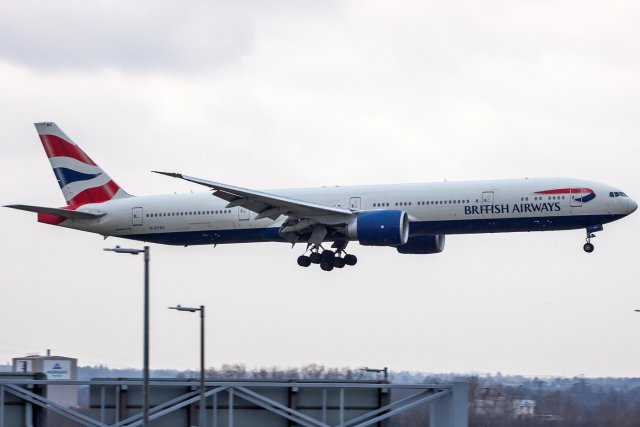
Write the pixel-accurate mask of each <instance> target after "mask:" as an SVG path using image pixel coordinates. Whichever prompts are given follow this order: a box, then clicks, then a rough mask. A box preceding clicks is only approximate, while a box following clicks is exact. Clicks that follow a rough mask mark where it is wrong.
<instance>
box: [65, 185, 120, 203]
mask: <svg viewBox="0 0 640 427" xmlns="http://www.w3.org/2000/svg"><path fill="white" fill-rule="evenodd" d="M119 189H120V187H118V184H116V183H115V182H113V181H109V182H107V183H106V184H105V185H101V186H100V187H94V188H88V189H86V190H84V191H82V192H80V193H78V194H77V195H76V197H74V198H73V199H71V200H68V201H67V204H68V205H69V206H79V205H86V204H87V203H101V202H106V201H107V200H111V199H113V196H114V195H115V194H116V193H117V192H118V190H119Z"/></svg>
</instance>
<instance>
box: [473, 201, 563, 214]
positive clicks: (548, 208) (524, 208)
mask: <svg viewBox="0 0 640 427" xmlns="http://www.w3.org/2000/svg"><path fill="white" fill-rule="evenodd" d="M523 212H560V202H555V203H515V204H513V205H482V206H465V207H464V214H465V215H487V214H508V213H523Z"/></svg>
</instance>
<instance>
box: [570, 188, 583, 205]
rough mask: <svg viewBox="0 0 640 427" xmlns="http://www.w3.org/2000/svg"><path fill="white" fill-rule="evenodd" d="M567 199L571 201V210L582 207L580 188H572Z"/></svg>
mask: <svg viewBox="0 0 640 427" xmlns="http://www.w3.org/2000/svg"><path fill="white" fill-rule="evenodd" d="M569 198H570V199H571V207H572V208H579V207H580V206H582V188H572V189H571V193H570V195H569Z"/></svg>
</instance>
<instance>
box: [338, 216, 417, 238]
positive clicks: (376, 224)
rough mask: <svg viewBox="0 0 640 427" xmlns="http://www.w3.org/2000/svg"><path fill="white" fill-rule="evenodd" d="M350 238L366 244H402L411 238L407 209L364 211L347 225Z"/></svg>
mask: <svg viewBox="0 0 640 427" xmlns="http://www.w3.org/2000/svg"><path fill="white" fill-rule="evenodd" d="M347 234H348V235H349V238H350V239H353V240H357V241H358V242H360V244H361V245H365V246H400V245H404V244H405V243H407V241H408V240H409V217H408V215H407V213H406V212H405V211H398V210H385V211H370V212H362V213H361V214H359V215H358V216H357V217H356V218H354V219H353V220H352V221H351V222H350V223H349V224H348V225H347Z"/></svg>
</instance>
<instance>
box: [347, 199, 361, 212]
mask: <svg viewBox="0 0 640 427" xmlns="http://www.w3.org/2000/svg"><path fill="white" fill-rule="evenodd" d="M361 206H362V199H361V198H360V197H352V198H351V199H350V200H349V209H351V210H354V211H359V210H360V207H361Z"/></svg>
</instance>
